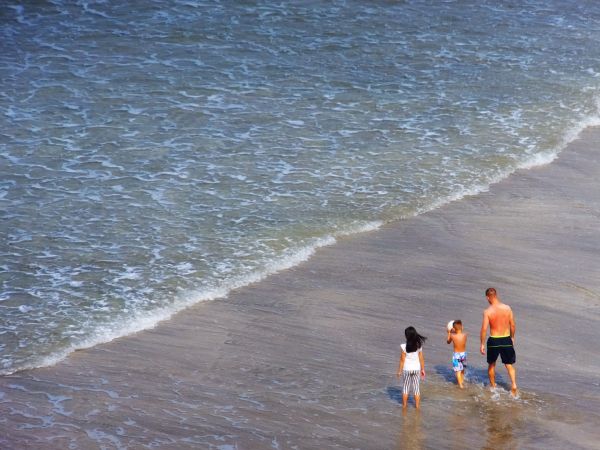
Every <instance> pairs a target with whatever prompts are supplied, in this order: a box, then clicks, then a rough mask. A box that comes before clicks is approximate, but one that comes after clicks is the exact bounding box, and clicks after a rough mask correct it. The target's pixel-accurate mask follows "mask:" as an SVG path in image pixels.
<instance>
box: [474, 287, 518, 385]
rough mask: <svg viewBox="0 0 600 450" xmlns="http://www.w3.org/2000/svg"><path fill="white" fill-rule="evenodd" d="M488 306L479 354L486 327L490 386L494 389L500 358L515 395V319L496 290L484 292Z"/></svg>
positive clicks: (483, 343) (484, 313) (482, 349)
mask: <svg viewBox="0 0 600 450" xmlns="http://www.w3.org/2000/svg"><path fill="white" fill-rule="evenodd" d="M485 296H486V297H487V300H488V303H489V304H490V306H489V307H488V308H487V309H486V310H485V311H484V312H483V323H482V324H481V349H480V350H481V354H482V355H485V338H486V336H487V329H488V326H489V327H490V337H489V338H488V340H487V362H488V376H489V377H490V385H491V386H492V387H496V360H497V359H498V356H500V357H501V358H502V363H503V364H504V365H505V366H506V370H507V371H508V376H509V377H510V381H511V388H510V392H511V394H512V395H513V396H516V395H517V374H516V371H515V368H514V367H513V364H514V363H515V362H516V360H517V357H516V355H515V349H514V347H513V340H514V338H515V329H516V327H515V319H514V317H513V312H512V309H510V306H508V305H505V304H504V303H502V302H501V301H500V299H499V298H498V296H497V293H496V289H494V288H488V289H487V290H486V291H485Z"/></svg>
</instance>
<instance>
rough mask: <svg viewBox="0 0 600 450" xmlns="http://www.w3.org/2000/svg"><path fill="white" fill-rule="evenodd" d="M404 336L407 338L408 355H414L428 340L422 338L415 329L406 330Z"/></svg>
mask: <svg viewBox="0 0 600 450" xmlns="http://www.w3.org/2000/svg"><path fill="white" fill-rule="evenodd" d="M404 336H406V353H412V352H416V351H417V350H419V349H420V348H421V347H422V345H423V342H425V340H426V339H427V338H426V337H425V336H421V335H420V334H419V333H417V330H415V327H408V328H407V329H406V330H404Z"/></svg>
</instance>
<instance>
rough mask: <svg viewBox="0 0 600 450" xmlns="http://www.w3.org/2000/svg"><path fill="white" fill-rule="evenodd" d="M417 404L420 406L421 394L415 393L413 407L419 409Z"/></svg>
mask: <svg viewBox="0 0 600 450" xmlns="http://www.w3.org/2000/svg"><path fill="white" fill-rule="evenodd" d="M419 406H421V396H420V395H415V408H417V409H419Z"/></svg>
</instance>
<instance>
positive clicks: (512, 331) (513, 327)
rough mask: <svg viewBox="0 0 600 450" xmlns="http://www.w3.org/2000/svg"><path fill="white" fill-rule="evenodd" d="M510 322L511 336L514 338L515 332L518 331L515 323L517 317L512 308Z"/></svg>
mask: <svg viewBox="0 0 600 450" xmlns="http://www.w3.org/2000/svg"><path fill="white" fill-rule="evenodd" d="M509 324H510V337H511V339H514V338H515V333H516V331H517V325H516V324H515V317H514V316H513V312H512V309H511V310H510V319H509Z"/></svg>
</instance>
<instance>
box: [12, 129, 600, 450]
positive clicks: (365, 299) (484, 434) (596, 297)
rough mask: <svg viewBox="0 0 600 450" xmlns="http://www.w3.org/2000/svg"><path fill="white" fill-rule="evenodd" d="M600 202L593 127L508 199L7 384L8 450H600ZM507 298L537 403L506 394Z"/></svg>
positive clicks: (505, 195)
mask: <svg viewBox="0 0 600 450" xmlns="http://www.w3.org/2000/svg"><path fill="white" fill-rule="evenodd" d="M599 192H600V130H599V129H588V130H586V131H585V132H584V133H583V134H582V136H581V137H580V139H579V140H577V141H575V142H573V143H572V144H571V145H570V146H569V147H568V148H567V149H565V150H564V151H563V152H562V153H561V156H560V158H559V159H558V160H557V161H555V162H554V163H552V164H550V165H547V166H544V167H541V168H536V169H533V170H529V171H519V172H517V173H516V174H514V175H513V176H511V177H510V178H508V179H507V180H505V181H503V182H501V183H499V184H497V185H494V186H493V187H492V188H491V190H490V192H488V193H483V194H480V195H477V196H473V197H468V198H465V199H463V200H461V201H457V202H454V203H452V204H449V205H446V206H444V207H442V208H439V209H437V210H435V211H432V212H429V213H426V214H423V215H421V216H418V217H414V218H411V219H407V220H405V221H402V222H398V223H394V224H390V225H387V226H385V227H384V228H382V229H381V230H378V231H376V232H372V233H365V234H362V235H357V236H354V237H351V238H347V239H343V240H340V242H338V243H337V244H336V245H334V246H331V247H327V248H323V249H320V250H319V251H318V252H317V254H316V255H315V256H314V257H313V258H312V259H311V260H310V261H308V262H307V263H304V264H302V265H300V266H298V267H296V268H294V269H291V270H287V271H284V272H281V273H279V274H276V275H273V276H271V277H269V278H268V279H266V280H264V281H262V282H260V283H257V284H254V285H251V286H248V287H245V288H242V289H239V290H237V291H235V292H234V293H232V294H231V295H230V296H229V298H227V299H225V300H219V301H214V302H207V303H201V304H198V305H197V306H195V307H193V308H190V309H188V310H186V311H184V312H182V313H180V314H178V315H177V316H175V317H174V318H173V319H172V320H169V321H165V322H163V323H161V324H159V325H158V326H157V327H156V328H154V329H152V330H148V331H145V332H141V333H138V334H136V335H134V336H129V337H126V338H122V339H118V340H115V341H113V342H111V343H108V344H105V345H101V346H97V347H95V348H92V349H88V350H84V351H79V352H76V353H75V354H72V355H71V356H70V357H69V358H68V359H66V360H65V361H63V362H61V363H59V364H57V365H55V366H53V367H48V368H42V369H37V370H31V371H26V372H22V373H18V374H14V375H11V376H6V377H2V378H0V448H19V449H23V448H36V449H37V448H44V449H49V448H51V449H54V448H56V449H66V448H83V449H88V448H150V447H153V448H166V449H182V448H216V449H233V448H239V449H265V448H274V449H293V448H298V449H305V448H311V449H314V448H319V449H326V448H344V449H347V448H363V449H391V448H398V449H403V448H460V447H466V446H468V447H471V448H489V449H497V448H544V449H549V448H550V449H554V448H556V449H558V448H594V446H597V442H598V440H599V439H600V431H598V429H597V424H598V423H600V378H599V377H598V373H600V350H599V348H598V345H596V343H597V342H598V324H599V323H600V322H599V319H600V259H599V256H600V195H599V194H598V193H599ZM488 286H495V287H496V288H497V289H498V291H499V294H500V296H501V298H502V299H503V300H504V301H506V302H507V303H509V304H510V305H511V306H512V307H513V309H514V311H515V314H516V319H517V339H516V349H517V358H518V359H517V366H516V367H517V370H518V372H517V374H518V381H519V387H520V389H521V398H520V399H519V400H512V399H511V398H510V396H509V395H508V393H507V392H506V390H505V389H501V390H500V391H499V392H496V393H493V392H490V390H489V389H488V388H487V386H486V383H487V380H486V364H485V359H484V357H483V356H481V355H480V354H479V353H478V332H479V326H480V323H481V322H480V321H481V313H482V311H483V309H484V307H485V306H486V300H485V298H484V290H485V288H486V287H488ZM456 318H461V319H462V320H463V322H464V324H465V328H466V330H467V331H468V332H470V334H471V337H470V341H469V345H468V350H469V352H470V354H469V363H470V369H469V376H468V380H469V383H468V387H467V389H465V390H464V391H459V390H458V388H457V387H456V385H455V383H454V375H453V373H452V370H451V366H450V353H451V349H450V346H448V345H446V343H445V332H444V329H445V324H446V323H447V321H448V320H450V319H456ZM408 325H414V326H415V327H416V328H417V329H418V330H419V331H420V332H421V333H422V334H425V335H426V336H428V337H429V340H428V341H427V344H426V347H425V358H426V366H427V370H428V376H427V380H426V381H425V382H424V383H423V385H422V394H423V400H422V410H421V411H420V413H416V412H415V410H414V407H413V406H412V405H411V406H409V409H408V411H406V412H405V413H403V412H402V409H401V407H400V404H399V401H400V390H399V387H398V383H397V382H396V380H395V378H394V377H393V374H394V373H395V370H396V367H397V358H398V349H399V345H400V343H401V342H402V337H403V330H404V328H405V327H406V326H408ZM498 373H499V382H500V385H501V386H504V388H506V381H507V377H506V375H505V372H504V368H503V367H501V366H500V367H499V370H498ZM595 448H597V447H595Z"/></svg>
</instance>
